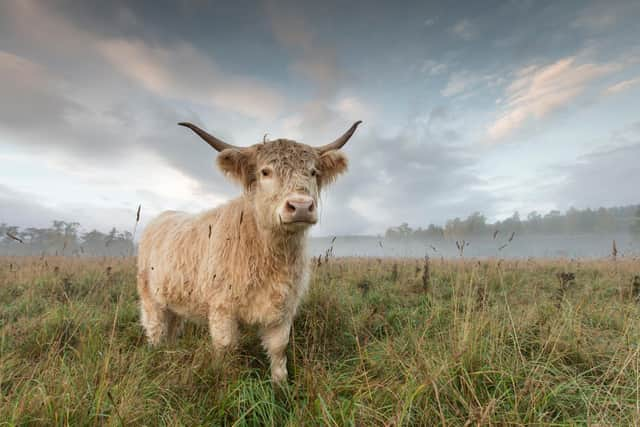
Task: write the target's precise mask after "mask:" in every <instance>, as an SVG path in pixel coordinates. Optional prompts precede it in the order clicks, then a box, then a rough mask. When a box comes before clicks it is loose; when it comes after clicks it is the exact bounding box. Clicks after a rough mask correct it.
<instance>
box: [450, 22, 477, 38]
mask: <svg viewBox="0 0 640 427" xmlns="http://www.w3.org/2000/svg"><path fill="white" fill-rule="evenodd" d="M449 31H450V32H451V34H453V35H454V36H455V37H457V38H459V39H462V40H464V41H470V40H473V39H475V38H476V36H477V35H478V31H477V29H476V26H475V25H474V24H473V23H472V22H471V21H470V20H469V19H462V20H460V21H458V22H456V23H455V24H454V25H453V27H451V28H450V29H449Z"/></svg>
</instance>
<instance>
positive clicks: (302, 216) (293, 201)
mask: <svg viewBox="0 0 640 427" xmlns="http://www.w3.org/2000/svg"><path fill="white" fill-rule="evenodd" d="M280 221H281V222H282V223H283V224H294V223H301V224H315V223H316V222H317V221H318V215H317V209H316V202H315V200H314V199H313V198H312V197H310V196H307V195H304V194H293V195H291V196H289V197H288V198H287V199H286V200H285V201H284V204H283V205H282V207H281V209H280Z"/></svg>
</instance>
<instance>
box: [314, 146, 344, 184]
mask: <svg viewBox="0 0 640 427" xmlns="http://www.w3.org/2000/svg"><path fill="white" fill-rule="evenodd" d="M348 166H349V161H348V160H347V157H346V156H345V155H344V153H342V152H341V151H339V150H331V151H327V152H326V153H324V154H322V155H321V156H320V184H321V185H322V186H325V185H327V184H331V183H332V182H333V181H335V180H336V178H337V177H338V175H340V174H342V173H344V172H346V171H347V168H348Z"/></svg>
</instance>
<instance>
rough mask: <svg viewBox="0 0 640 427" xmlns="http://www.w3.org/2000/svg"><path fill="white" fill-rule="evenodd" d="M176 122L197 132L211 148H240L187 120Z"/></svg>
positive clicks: (220, 149) (219, 149) (218, 149)
mask: <svg viewBox="0 0 640 427" xmlns="http://www.w3.org/2000/svg"><path fill="white" fill-rule="evenodd" d="M178 124H179V125H180V126H184V127H188V128H189V129H191V130H192V131H194V132H195V133H197V134H198V136H199V137H200V138H202V139H204V140H205V141H207V143H208V144H209V145H210V146H212V147H213V148H215V149H216V150H217V151H222V150H226V149H227V148H235V149H237V150H239V149H240V148H241V147H236V146H235V145H231V144H227V143H226V142H224V141H222V140H220V139H218V138H216V137H215V136H213V135H211V134H209V133H208V132H205V131H203V130H202V129H200V128H199V127H198V126H196V125H194V124H191V123H187V122H180V123H178Z"/></svg>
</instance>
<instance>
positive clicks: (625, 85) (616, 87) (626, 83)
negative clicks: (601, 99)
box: [604, 76, 640, 95]
mask: <svg viewBox="0 0 640 427" xmlns="http://www.w3.org/2000/svg"><path fill="white" fill-rule="evenodd" d="M638 85H640V76H639V77H636V78H633V79H629V80H623V81H621V82H618V83H616V84H613V85H611V86H609V87H608V88H606V89H605V90H604V94H605V95H614V94H616V93H620V92H626V91H628V90H630V89H633V88H635V87H636V86H638Z"/></svg>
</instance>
